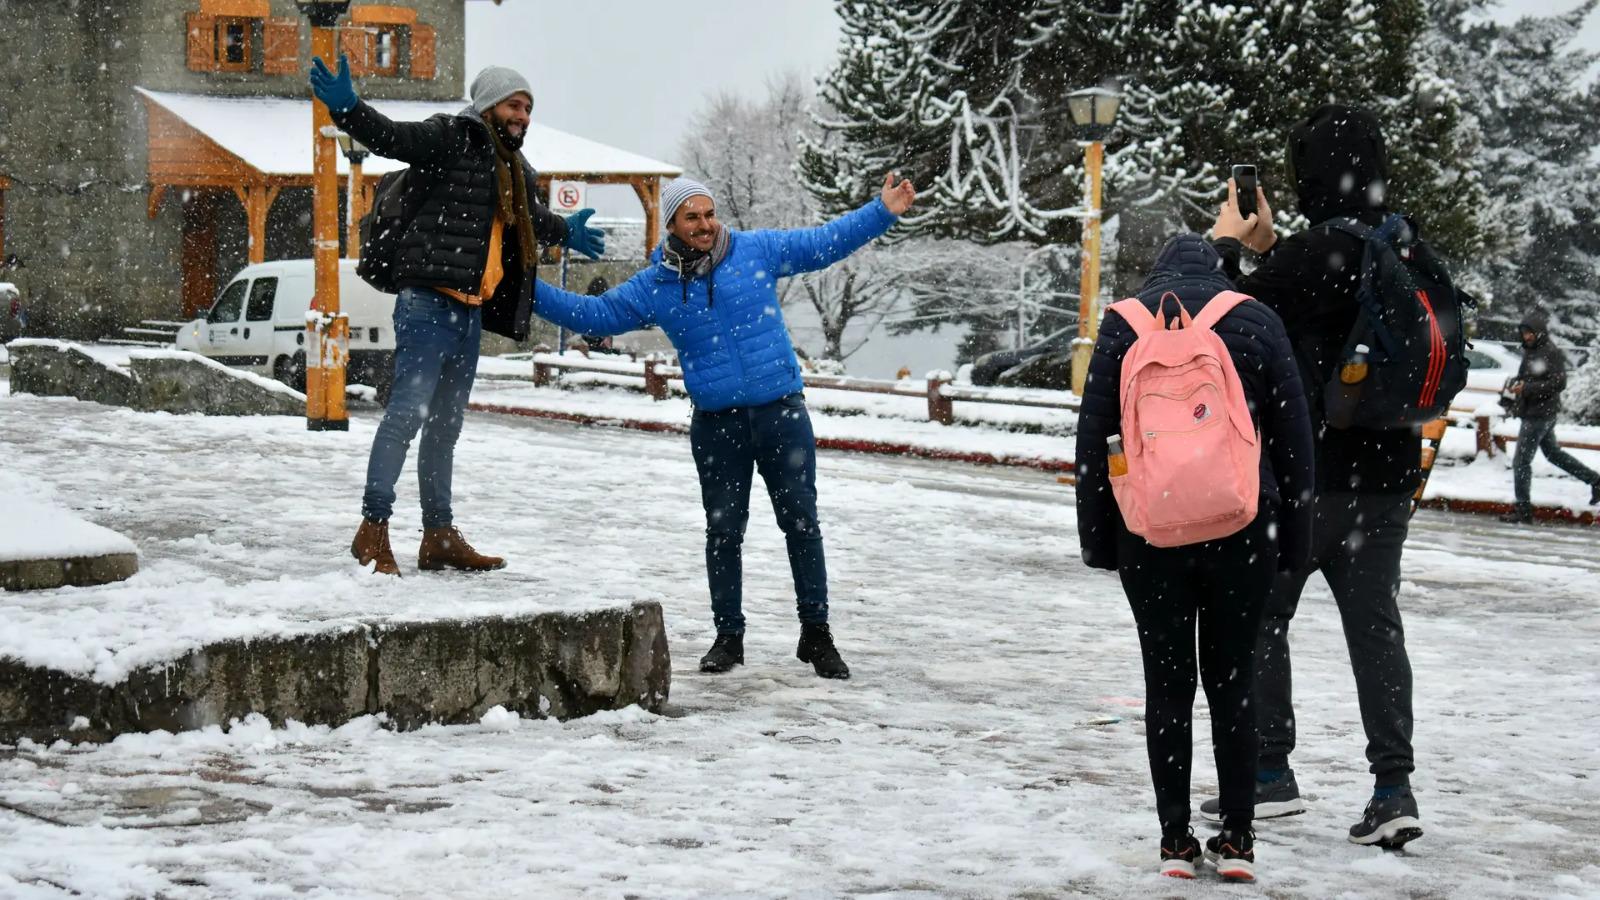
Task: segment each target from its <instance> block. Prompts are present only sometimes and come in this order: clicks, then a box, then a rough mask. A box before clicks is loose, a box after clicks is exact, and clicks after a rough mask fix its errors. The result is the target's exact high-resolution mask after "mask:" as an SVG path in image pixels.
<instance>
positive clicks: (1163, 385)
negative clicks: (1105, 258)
mask: <svg viewBox="0 0 1600 900" xmlns="http://www.w3.org/2000/svg"><path fill="white" fill-rule="evenodd" d="M1167 297H1172V298H1173V300H1174V301H1176V300H1177V297H1176V295H1173V294H1171V293H1168V294H1167V295H1165V296H1163V297H1162V305H1165V301H1166V298H1167ZM1248 299H1250V298H1249V297H1246V296H1244V295H1243V294H1239V293H1235V292H1233V291H1224V292H1222V293H1220V294H1218V295H1216V296H1215V297H1213V298H1212V299H1211V301H1210V302H1209V303H1208V304H1207V305H1206V307H1205V309H1204V310H1202V311H1201V313H1200V315H1199V316H1196V317H1194V318H1192V319H1191V318H1190V316H1189V313H1188V312H1187V311H1186V310H1184V309H1183V306H1182V304H1181V303H1179V304H1178V316H1177V319H1176V321H1175V322H1174V323H1173V324H1178V325H1181V326H1182V327H1180V328H1176V329H1173V330H1168V329H1167V328H1166V322H1165V321H1164V318H1163V315H1162V314H1161V313H1160V312H1159V311H1158V313H1157V314H1154V315H1153V314H1151V312H1150V311H1149V310H1148V309H1146V308H1145V306H1144V304H1143V303H1141V302H1139V301H1138V300H1137V299H1130V300H1123V301H1121V302H1120V303H1116V304H1113V305H1112V306H1111V307H1110V311H1112V312H1115V313H1117V314H1118V315H1120V316H1122V318H1123V319H1124V320H1126V321H1127V322H1128V324H1129V325H1130V326H1131V327H1132V328H1133V330H1134V333H1135V334H1136V335H1137V338H1136V339H1135V340H1134V342H1133V346H1132V347H1130V348H1129V349H1128V353H1127V355H1126V356H1124V357H1123V360H1122V376H1121V382H1120V384H1121V403H1122V433H1121V435H1120V436H1119V440H1120V443H1121V450H1122V451H1123V453H1122V455H1123V457H1124V462H1123V463H1122V464H1121V465H1125V466H1126V473H1125V474H1121V475H1118V474H1116V473H1113V474H1112V477H1111V491H1112V494H1113V495H1114V496H1115V497H1116V500H1117V506H1118V508H1119V509H1121V511H1122V518H1123V522H1124V523H1125V524H1126V525H1127V527H1128V530H1129V531H1132V532H1133V533H1134V534H1137V535H1139V536H1140V537H1142V538H1144V539H1145V540H1147V541H1149V542H1150V543H1151V544H1154V545H1155V546H1157V547H1178V546H1183V545H1186V544H1195V543H1200V542H1202V541H1209V540H1216V539H1217V538H1222V537H1227V536H1228V535H1231V534H1234V533H1235V532H1238V531H1239V530H1241V529H1243V528H1244V527H1245V526H1246V525H1249V524H1250V523H1251V522H1253V521H1254V520H1255V517H1256V507H1257V504H1258V503H1259V501H1260V494H1261V441H1260V438H1259V436H1258V435H1257V434H1256V430H1255V424H1254V422H1253V421H1252V420H1251V418H1250V408H1249V405H1248V403H1247V402H1246V400H1245V396H1244V385H1243V384H1242V383H1241V382H1240V380H1239V373H1238V371H1237V370H1236V369H1235V368H1234V365H1233V357H1232V355H1231V354H1229V353H1228V349H1227V347H1226V346H1224V345H1223V343H1222V338H1220V337H1218V336H1217V334H1216V332H1215V331H1213V330H1212V328H1213V327H1214V326H1215V325H1216V323H1217V322H1218V321H1220V320H1221V319H1222V317H1223V316H1224V315H1227V313H1228V311H1229V310H1231V309H1233V307H1234V306H1236V305H1238V304H1239V303H1241V302H1243V301H1245V300H1248ZM1121 465H1119V466H1118V468H1121Z"/></svg>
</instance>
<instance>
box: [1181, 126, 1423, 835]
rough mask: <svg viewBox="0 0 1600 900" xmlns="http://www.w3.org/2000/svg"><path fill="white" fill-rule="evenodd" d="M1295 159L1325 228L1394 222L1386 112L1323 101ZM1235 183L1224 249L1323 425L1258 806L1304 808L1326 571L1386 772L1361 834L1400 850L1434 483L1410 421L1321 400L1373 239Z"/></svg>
mask: <svg viewBox="0 0 1600 900" xmlns="http://www.w3.org/2000/svg"><path fill="white" fill-rule="evenodd" d="M1288 157H1289V167H1290V171H1291V172H1292V173H1293V176H1294V179H1295V189H1296V191H1297V192H1298V194H1299V200H1300V211H1301V213H1303V214H1304V215H1305V217H1306V218H1307V219H1309V220H1310V221H1311V222H1312V223H1313V225H1314V226H1317V225H1321V224H1322V223H1324V222H1327V221H1328V220H1330V219H1333V218H1336V217H1346V218H1355V219H1359V220H1360V221H1361V222H1363V223H1365V224H1367V225H1369V226H1377V225H1379V224H1381V223H1382V222H1383V220H1384V217H1385V216H1386V215H1387V212H1388V211H1387V209H1386V208H1385V206H1384V200H1383V197H1384V187H1385V184H1386V183H1387V181H1388V177H1389V171H1388V156H1387V152H1386V150H1385V147H1384V141H1383V134H1382V132H1381V130H1380V129H1379V126H1378V120H1377V118H1376V117H1374V116H1373V115H1372V114H1371V113H1369V112H1367V111H1366V110H1363V109H1358V108H1355V107H1349V106H1335V105H1329V106H1323V107H1321V108H1319V109H1318V110H1317V111H1316V112H1314V113H1313V114H1312V115H1311V116H1310V117H1309V118H1307V119H1306V120H1304V121H1303V122H1301V123H1300V124H1298V125H1296V126H1295V128H1294V129H1293V130H1292V131H1291V132H1290V136H1289V151H1288ZM1233 190H1234V189H1233V186H1232V185H1230V186H1229V195H1230V197H1229V200H1228V202H1227V203H1225V204H1224V205H1223V209H1222V214H1221V215H1220V216H1219V217H1218V219H1217V223H1216V225H1215V226H1214V228H1213V234H1214V235H1215V236H1216V238H1217V241H1216V247H1217V250H1218V252H1219V253H1221V255H1222V258H1223V260H1224V262H1225V264H1226V267H1227V271H1228V274H1229V275H1230V276H1232V277H1233V278H1234V279H1235V282H1236V283H1237V284H1238V286H1239V290H1240V291H1243V292H1244V293H1246V294H1249V295H1250V296H1252V297H1255V298H1256V299H1258V300H1260V301H1261V302H1262V303H1265V304H1266V305H1267V306H1269V307H1271V308H1272V310H1273V311H1274V312H1276V313H1277V314H1278V315H1279V316H1281V317H1282V318H1283V324H1284V327H1285V328H1286V329H1287V330H1288V332H1289V340H1290V342H1291V343H1292V344H1293V345H1294V348H1295V352H1296V354H1297V356H1298V359H1299V363H1300V370H1301V372H1302V374H1303V380H1304V382H1305V385H1306V393H1307V394H1308V395H1309V396H1311V397H1312V398H1313V402H1312V404H1311V407H1312V411H1313V420H1314V422H1313V424H1314V426H1315V433H1316V470H1317V497H1316V502H1315V504H1314V506H1313V511H1312V540H1311V563H1310V565H1309V566H1307V567H1305V568H1302V569H1301V570H1299V571H1298V572H1294V573H1291V574H1288V575H1285V576H1283V577H1282V578H1280V579H1279V582H1278V585H1277V587H1276V588H1275V590H1274V592H1273V597H1272V599H1271V600H1269V601H1268V605H1267V611H1266V614H1265V615H1264V616H1263V617H1262V620H1261V635H1260V645H1259V646H1258V648H1257V665H1256V711H1257V720H1258V722H1259V724H1260V728H1261V769H1260V771H1259V772H1257V774H1256V778H1257V782H1258V784H1257V791H1256V798H1257V799H1256V816H1257V818H1271V817H1274V816H1281V815H1292V814H1294V813H1298V812H1302V811H1304V809H1305V805H1304V804H1303V803H1302V801H1301V800H1300V792H1299V786H1298V784H1297V783H1296V782H1295V778H1294V771H1293V770H1292V769H1291V768H1290V767H1289V754H1290V752H1291V751H1293V750H1294V745H1295V729H1294V723H1295V718H1294V708H1293V704H1292V701H1291V692H1290V675H1289V672H1290V669H1289V621H1290V619H1292V618H1293V617H1294V613H1295V608H1296V606H1297V605H1298V604H1299V602H1300V594H1301V591H1302V590H1304V588H1305V584H1306V581H1307V580H1308V579H1309V578H1310V577H1311V575H1312V573H1313V572H1316V571H1321V572H1322V574H1323V577H1324V578H1326V579H1327V581H1328V586H1329V588H1331V589H1332V591H1333V596H1334V599H1335V601H1337V603H1338V606H1339V616H1340V619H1341V620H1342V622H1343V624H1344V634H1345V640H1346V642H1347V643H1348V644H1349V648H1350V664H1351V668H1352V669H1353V671H1354V673H1355V680H1356V692H1357V696H1358V698H1359V700H1360V705H1361V723H1362V726H1363V728H1364V729H1365V730H1366V734H1367V759H1368V761H1369V762H1370V763H1371V772H1372V774H1373V776H1374V780H1375V787H1374V790H1373V799H1372V802H1371V803H1369V804H1368V806H1367V808H1366V811H1365V813H1364V814H1363V815H1362V818H1361V821H1359V822H1357V823H1356V824H1355V825H1354V826H1353V827H1352V828H1351V829H1350V840H1352V841H1354V842H1356V843H1361V844H1379V845H1383V846H1390V847H1395V846H1399V845H1401V844H1404V843H1405V842H1406V841H1408V840H1411V839H1413V838H1415V837H1418V836H1420V835H1421V833H1422V829H1421V825H1420V821H1419V818H1418V813H1417V805H1416V800H1415V799H1414V798H1413V797H1412V795H1411V788H1410V774H1411V772H1412V770H1413V769H1414V768H1415V763H1414V760H1413V754H1412V749H1411V728H1412V716H1411V662H1410V659H1409V657H1408V656H1407V655H1406V645H1405V629H1404V627H1403V626H1402V624H1401V621H1400V607H1399V605H1398V603H1397V599H1398V597H1399V594H1400V553H1401V548H1402V546H1403V545H1404V544H1405V539H1406V533H1407V529H1408V527H1409V523H1410V517H1411V495H1412V494H1413V493H1414V492H1415V491H1416V489H1417V485H1418V484H1419V483H1420V480H1421V456H1422V451H1421V438H1420V436H1419V434H1418V432H1417V431H1415V430H1413V429H1409V428H1402V429H1396V430H1392V431H1373V430H1368V429H1362V428H1350V429H1346V430H1339V429H1334V428H1330V427H1328V425H1327V422H1326V419H1325V417H1324V414H1323V411H1322V409H1321V403H1320V402H1318V401H1317V398H1319V397H1320V395H1321V392H1322V387H1323V385H1325V384H1326V383H1327V382H1328V381H1329V380H1330V379H1331V378H1332V377H1333V370H1334V366H1335V364H1336V361H1337V360H1338V357H1339V354H1340V351H1341V349H1342V348H1343V347H1344V344H1345V342H1346V340H1348V339H1349V337H1350V331H1351V329H1352V328H1353V327H1354V325H1355V321H1356V315H1357V313H1358V305H1357V300H1356V289H1357V288H1358V286H1359V285H1360V282H1361V277H1360V267H1361V260H1362V249H1363V247H1362V244H1361V242H1360V241H1359V240H1357V239H1356V238H1354V237H1352V236H1350V235H1348V234H1346V233H1344V232H1342V231H1337V230H1334V229H1331V228H1323V227H1312V228H1311V229H1309V230H1307V231H1302V232H1300V233H1299V234H1295V235H1292V236H1290V237H1288V238H1285V239H1283V240H1281V241H1280V240H1278V239H1277V235H1276V233H1275V232H1274V231H1273V228H1272V210H1271V209H1270V208H1269V207H1268V206H1267V201H1266V195H1265V193H1264V192H1258V193H1257V199H1256V203H1257V209H1258V210H1259V212H1260V215H1258V216H1257V215H1253V216H1251V217H1250V218H1249V219H1242V218H1240V216H1239V212H1238V208H1237V205H1236V204H1235V202H1234V199H1233V196H1232V194H1233ZM1242 246H1248V247H1250V248H1251V249H1252V250H1255V251H1256V252H1258V253H1260V254H1262V257H1261V259H1260V261H1259V264H1258V265H1257V266H1256V268H1255V270H1254V271H1253V272H1251V273H1250V274H1248V275H1243V276H1241V275H1240V269H1239V257H1240V254H1241V250H1242ZM1200 809H1201V812H1202V813H1205V814H1209V815H1215V814H1217V813H1218V812H1219V809H1218V807H1217V803H1216V801H1215V800H1213V801H1208V802H1207V803H1205V804H1202V805H1201V807H1200Z"/></svg>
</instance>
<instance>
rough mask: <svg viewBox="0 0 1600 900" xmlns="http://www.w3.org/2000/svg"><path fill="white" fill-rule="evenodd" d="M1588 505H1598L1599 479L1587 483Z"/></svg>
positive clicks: (1599, 503) (1599, 493)
mask: <svg viewBox="0 0 1600 900" xmlns="http://www.w3.org/2000/svg"><path fill="white" fill-rule="evenodd" d="M1589 505H1590V506H1600V481H1596V482H1595V483H1594V484H1591V485H1589Z"/></svg>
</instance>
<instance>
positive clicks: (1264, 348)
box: [1076, 234, 1313, 877]
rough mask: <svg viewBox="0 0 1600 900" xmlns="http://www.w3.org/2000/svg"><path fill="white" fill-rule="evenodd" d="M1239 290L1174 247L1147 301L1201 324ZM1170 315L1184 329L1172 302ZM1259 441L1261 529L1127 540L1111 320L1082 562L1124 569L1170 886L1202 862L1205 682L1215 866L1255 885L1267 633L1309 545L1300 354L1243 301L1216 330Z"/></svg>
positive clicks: (1098, 357) (1148, 286)
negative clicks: (1113, 448) (1199, 825)
mask: <svg viewBox="0 0 1600 900" xmlns="http://www.w3.org/2000/svg"><path fill="white" fill-rule="evenodd" d="M1232 289H1233V285H1232V284H1231V283H1230V282H1229V281H1228V279H1227V278H1226V277H1225V276H1224V275H1223V273H1222V260H1221V258H1220V257H1219V256H1218V255H1217V252H1216V251H1215V250H1214V249H1213V248H1212V247H1211V245H1210V244H1208V243H1206V241H1205V240H1204V239H1203V238H1201V237H1200V236H1199V235H1195V234H1186V235H1179V236H1177V237H1174V238H1172V239H1171V240H1170V241H1168V242H1167V244H1166V246H1165V247H1164V248H1163V249H1162V251H1161V254H1160V256H1159V257H1158V258H1157V260H1156V264H1155V269H1154V271H1153V272H1152V273H1151V275H1150V277H1149V279H1148V280H1147V281H1146V282H1145V284H1144V287H1143V288H1142V289H1141V290H1140V292H1139V300H1140V302H1142V303H1144V305H1145V306H1146V307H1147V308H1149V309H1150V310H1152V311H1155V310H1156V309H1157V308H1158V306H1161V305H1162V298H1163V296H1165V295H1168V294H1169V293H1170V294H1174V295H1176V297H1177V302H1178V303H1181V304H1183V307H1184V308H1185V309H1187V310H1189V311H1190V312H1191V313H1192V314H1194V315H1199V313H1200V310H1201V309H1202V308H1204V307H1205V305H1206V303H1207V302H1208V301H1209V300H1211V298H1212V297H1214V296H1216V295H1217V294H1218V293H1219V292H1222V291H1228V290H1232ZM1165 307H1166V308H1165V309H1164V311H1165V312H1166V313H1168V314H1170V315H1177V310H1176V309H1175V308H1173V302H1172V301H1171V300H1170V299H1169V300H1168V301H1167V302H1166V304H1165ZM1214 330H1215V331H1216V333H1217V334H1218V335H1219V336H1220V337H1221V338H1222V342H1223V345H1224V346H1226V347H1227V349H1228V353H1229V354H1230V355H1231V356H1232V358H1233V363H1234V368H1235V369H1236V370H1237V371H1238V373H1239V378H1240V381H1241V382H1242V383H1243V387H1244V393H1245V399H1246V401H1247V402H1248V404H1249V406H1250V414H1251V418H1252V419H1253V420H1254V422H1255V425H1256V428H1257V430H1258V432H1259V433H1260V435H1261V437H1262V440H1263V446H1264V450H1265V452H1263V453H1262V455H1261V499H1260V501H1259V505H1258V507H1257V510H1258V512H1257V515H1256V518H1255V521H1254V522H1252V523H1251V524H1250V525H1248V526H1246V527H1245V528H1244V529H1243V530H1242V531H1239V532H1238V533H1236V534H1233V535H1231V536H1229V537H1226V538H1222V539H1219V540H1213V541H1206V542H1203V543H1199V544H1190V545H1187V546H1182V547H1172V548H1158V547H1155V546H1153V545H1151V544H1149V543H1147V542H1146V541H1145V540H1144V539H1143V538H1140V537H1138V536H1137V535H1134V534H1133V533H1132V532H1130V531H1129V530H1128V528H1127V526H1126V524H1125V523H1124V521H1123V517H1122V513H1121V510H1120V509H1119V507H1118V506H1117V503H1116V502H1115V499H1114V498H1113V496H1112V491H1111V481H1110V473H1109V465H1108V457H1107V450H1106V439H1107V438H1108V437H1110V436H1111V435H1114V434H1117V433H1119V432H1120V431H1121V428H1122V425H1121V408H1122V406H1121V402H1122V401H1121V396H1120V394H1121V382H1120V376H1121V371H1122V361H1123V358H1124V357H1125V356H1126V355H1127V353H1128V351H1129V348H1131V347H1132V346H1133V343H1134V340H1135V334H1134V331H1133V328H1132V327H1131V326H1130V325H1129V324H1128V323H1127V322H1125V321H1124V320H1123V319H1122V317H1121V316H1120V315H1114V314H1111V315H1107V316H1106V317H1105V320H1104V324H1103V325H1102V327H1101V331H1100V337H1099V340H1098V341H1096V342H1095V348H1094V355H1093V357H1092V358H1091V359H1090V362H1089V372H1088V378H1087V380H1086V381H1085V383H1084V394H1083V405H1082V407H1081V409H1080V412H1079V415H1078V437H1077V455H1076V459H1077V474H1078V478H1077V498H1078V539H1079V542H1080V544H1081V545H1082V548H1083V560H1084V562H1085V563H1087V564H1088V565H1090V566H1092V567H1094V568H1099V569H1114V570H1116V571H1117V572H1118V573H1119V574H1120V576H1121V578H1122V585H1123V589H1124V590H1125V591H1126V593H1127V596H1128V603H1129V605H1130V606H1132V607H1133V615H1134V620H1135V622H1137V623H1138V626H1139V644H1140V649H1141V651H1142V653H1143V656H1144V677H1145V741H1146V744H1147V748H1148V750H1149V755H1150V774H1151V776H1152V778H1153V780H1154V782H1155V793H1156V814H1157V816H1158V818H1159V819H1160V821H1161V865H1162V871H1163V873H1165V874H1169V875H1177V876H1179V877H1190V876H1192V875H1193V873H1194V861H1195V859H1196V857H1198V856H1199V855H1200V846H1199V843H1198V842H1197V841H1196V840H1195V838H1194V835H1193V833H1192V832H1191V831H1190V828H1189V815H1190V808H1189V771H1190V756H1191V752H1192V748H1193V741H1192V739H1191V737H1190V729H1191V722H1192V718H1193V709H1194V694H1195V666H1196V659H1195V629H1196V624H1197V623H1198V627H1199V671H1200V681H1201V684H1202V685H1203V686H1204V688H1205V692H1206V700H1207V702H1208V703H1209V704H1210V707H1211V740H1212V747H1213V749H1214V751H1215V754H1216V763H1217V780H1218V782H1219V783H1220V784H1221V787H1222V804H1223V806H1222V809H1223V831H1222V833H1221V834H1219V835H1218V836H1217V837H1215V838H1212V839H1211V841H1210V842H1209V846H1208V854H1207V855H1208V856H1211V857H1212V858H1214V859H1218V858H1220V862H1219V870H1220V871H1224V872H1233V873H1249V872H1250V871H1251V869H1252V867H1253V863H1254V850H1253V847H1252V840H1253V836H1252V834H1251V830H1250V829H1251V824H1252V820H1253V817H1254V814H1255V810H1254V801H1255V774H1256V753H1257V746H1256V743H1257V738H1256V722H1255V711H1254V709H1253V707H1252V705H1251V703H1250V690H1251V673H1252V671H1253V669H1254V659H1255V653H1256V630H1257V626H1258V623H1259V620H1260V618H1261V611H1262V607H1263V606H1264V604H1265V603H1266V600H1267V596H1268V594H1269V593H1270V592H1271V590H1272V584H1273V579H1274V577H1275V576H1276V574H1277V573H1278V572H1280V571H1286V570H1295V569H1299V568H1301V567H1303V566H1304V565H1305V562H1306V558H1307V553H1308V549H1309V547H1310V540H1311V519H1310V510H1311V506H1310V503H1311V496H1312V492H1313V481H1312V449H1311V420H1310V414H1309V412H1308V411H1307V407H1306V397H1305V393H1304V391H1303V390H1302V389H1301V385H1300V373H1299V369H1298V368H1297V367H1296V364H1295V359H1294V351H1293V349H1292V348H1291V347H1290V346H1289V339H1288V336H1287V335H1286V334H1285V333H1284V330H1283V324H1282V322H1280V321H1279V319H1278V316H1277V315H1276V314H1275V313H1273V312H1272V310H1270V309H1268V308H1267V307H1266V306H1265V305H1263V304H1261V303H1258V302H1255V301H1245V302H1243V303H1241V304H1240V305H1239V306H1236V307H1234V308H1233V309H1232V310H1231V311H1229V312H1228V314H1227V315H1225V316H1223V318H1222V319H1221V320H1220V321H1219V322H1218V323H1217V325H1216V327H1215V329H1214Z"/></svg>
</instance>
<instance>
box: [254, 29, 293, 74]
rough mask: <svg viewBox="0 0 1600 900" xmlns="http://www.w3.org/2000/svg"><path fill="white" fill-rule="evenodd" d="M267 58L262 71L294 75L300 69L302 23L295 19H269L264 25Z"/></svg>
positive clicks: (264, 45)
mask: <svg viewBox="0 0 1600 900" xmlns="http://www.w3.org/2000/svg"><path fill="white" fill-rule="evenodd" d="M262 50H263V51H264V55H265V57H266V58H265V59H263V60H262V61H261V71H262V72H265V73H266V74H268V75H293V74H294V73H295V72H297V71H298V70H299V69H300V23H299V22H298V21H296V20H294V19H268V20H267V21H266V23H265V24H264V25H263V26H262Z"/></svg>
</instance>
